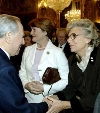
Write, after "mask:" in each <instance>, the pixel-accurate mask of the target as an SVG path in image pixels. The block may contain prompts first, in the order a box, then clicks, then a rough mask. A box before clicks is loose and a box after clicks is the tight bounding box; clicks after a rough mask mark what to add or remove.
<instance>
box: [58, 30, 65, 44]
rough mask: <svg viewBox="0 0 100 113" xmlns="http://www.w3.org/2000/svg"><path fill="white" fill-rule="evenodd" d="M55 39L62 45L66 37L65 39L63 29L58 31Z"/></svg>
mask: <svg viewBox="0 0 100 113" xmlns="http://www.w3.org/2000/svg"><path fill="white" fill-rule="evenodd" d="M57 39H58V43H59V44H60V45H63V44H64V43H66V41H67V39H66V33H65V31H58V34H57Z"/></svg>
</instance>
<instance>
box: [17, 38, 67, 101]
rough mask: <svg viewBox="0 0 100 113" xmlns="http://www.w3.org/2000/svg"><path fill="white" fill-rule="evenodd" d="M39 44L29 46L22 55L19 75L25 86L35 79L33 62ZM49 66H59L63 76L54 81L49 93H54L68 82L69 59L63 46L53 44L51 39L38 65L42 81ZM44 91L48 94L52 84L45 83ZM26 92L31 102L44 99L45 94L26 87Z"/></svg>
mask: <svg viewBox="0 0 100 113" xmlns="http://www.w3.org/2000/svg"><path fill="white" fill-rule="evenodd" d="M36 48H37V44H33V45H32V46H28V47H26V48H25V51H24V53H23V56H22V62H21V69H20V70H19V76H20V78H21V81H22V84H23V87H24V86H25V84H26V83H28V82H32V81H34V76H33V71H32V69H33V64H34V59H35V52H36ZM47 67H53V68H57V69H58V71H59V74H60V77H61V80H59V81H58V82H56V83H54V84H53V86H52V88H51V90H50V92H49V94H50V95H52V94H54V93H56V92H58V91H61V90H63V89H64V88H65V87H66V85H67V84H68V73H69V67H68V61H67V59H66V57H65V54H64V53H63V51H62V49H61V48H58V47H56V46H55V45H53V44H52V42H51V41H50V40H49V42H48V44H47V46H46V48H45V50H44V52H43V54H42V57H41V60H40V63H39V65H38V72H39V76H40V79H41V83H42V76H43V73H44V72H45V70H46V68H47ZM43 87H44V92H43V95H44V96H47V95H48V91H49V89H50V87H51V85H47V84H43ZM24 91H25V93H26V98H27V99H28V102H29V103H38V102H41V101H42V99H43V95H42V94H39V95H35V94H31V93H30V92H29V91H28V90H26V89H25V88H24Z"/></svg>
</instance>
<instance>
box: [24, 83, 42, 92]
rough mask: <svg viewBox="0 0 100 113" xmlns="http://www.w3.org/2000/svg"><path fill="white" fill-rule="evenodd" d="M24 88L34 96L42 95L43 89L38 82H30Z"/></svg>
mask: <svg viewBox="0 0 100 113" xmlns="http://www.w3.org/2000/svg"><path fill="white" fill-rule="evenodd" d="M25 88H26V89H27V90H28V91H29V92H31V93H34V94H41V93H43V91H44V89H43V84H42V83H40V82H38V81H32V82H29V83H27V84H26V85H25Z"/></svg>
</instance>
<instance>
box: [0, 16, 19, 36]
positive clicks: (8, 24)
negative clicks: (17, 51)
mask: <svg viewBox="0 0 100 113" xmlns="http://www.w3.org/2000/svg"><path fill="white" fill-rule="evenodd" d="M18 21H19V22H20V19H19V18H18V17H16V16H12V15H8V14H1V15H0V38H2V37H4V36H5V34H6V33H7V32H12V33H16V32H18V30H19V26H18Z"/></svg>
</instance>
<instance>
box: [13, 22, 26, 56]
mask: <svg viewBox="0 0 100 113" xmlns="http://www.w3.org/2000/svg"><path fill="white" fill-rule="evenodd" d="M18 26H19V31H18V32H17V33H15V34H13V35H12V36H13V38H12V45H11V46H12V50H11V56H14V55H17V54H18V53H19V51H20V48H21V46H22V45H23V44H24V38H23V36H24V30H23V26H22V24H21V23H19V22H18Z"/></svg>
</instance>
